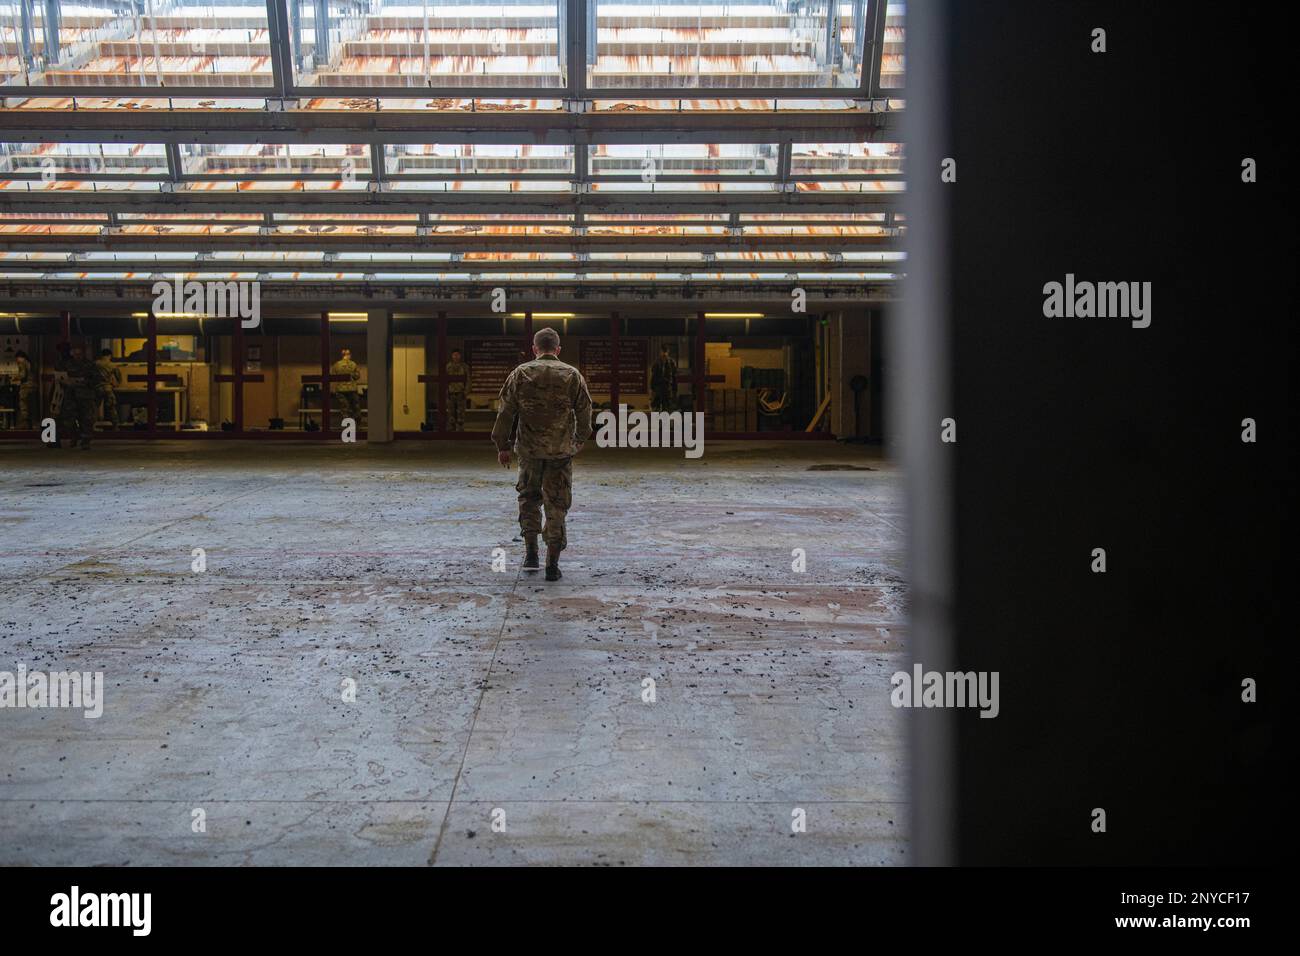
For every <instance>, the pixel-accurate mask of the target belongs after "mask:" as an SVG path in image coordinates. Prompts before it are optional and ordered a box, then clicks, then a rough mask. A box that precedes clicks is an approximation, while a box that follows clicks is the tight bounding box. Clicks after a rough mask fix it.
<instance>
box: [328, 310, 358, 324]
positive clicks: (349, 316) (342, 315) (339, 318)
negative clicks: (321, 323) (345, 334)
mask: <svg viewBox="0 0 1300 956" xmlns="http://www.w3.org/2000/svg"><path fill="white" fill-rule="evenodd" d="M330 321H331V322H364V321H366V313H364V312H331V313H330Z"/></svg>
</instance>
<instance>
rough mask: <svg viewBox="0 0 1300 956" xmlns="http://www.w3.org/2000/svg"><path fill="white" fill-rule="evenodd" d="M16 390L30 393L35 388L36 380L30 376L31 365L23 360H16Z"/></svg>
mask: <svg viewBox="0 0 1300 956" xmlns="http://www.w3.org/2000/svg"><path fill="white" fill-rule="evenodd" d="M18 388H19V389H20V390H23V391H31V390H33V389H35V388H36V379H35V377H34V376H33V375H32V363H31V362H29V361H28V360H27V359H25V358H20V359H19V360H18Z"/></svg>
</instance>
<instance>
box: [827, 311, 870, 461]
mask: <svg viewBox="0 0 1300 956" xmlns="http://www.w3.org/2000/svg"><path fill="white" fill-rule="evenodd" d="M872 321H873V317H872V315H871V314H870V313H869V312H868V311H866V310H865V309H864V310H858V311H853V312H834V313H832V314H831V335H830V339H831V345H830V362H831V367H830V372H831V375H830V378H831V409H830V414H831V431H832V432H833V433H834V434H835V436H836V437H838V438H861V437H865V436H867V435H870V434H871V411H872V410H871V391H870V389H867V390H865V391H864V392H863V393H862V395H861V397H860V398H856V401H857V405H856V406H855V405H854V401H855V397H856V396H855V395H854V392H853V388H852V387H851V385H850V384H849V383H850V382H852V381H853V377H854V376H855V375H861V376H864V377H865V378H867V379H868V380H869V379H870V378H871V322H872ZM855 407H856V413H855Z"/></svg>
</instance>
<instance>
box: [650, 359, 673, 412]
mask: <svg viewBox="0 0 1300 956" xmlns="http://www.w3.org/2000/svg"><path fill="white" fill-rule="evenodd" d="M650 392H651V399H650V408H651V409H652V410H653V411H656V412H671V411H673V410H674V409H675V408H676V406H677V363H676V362H674V361H673V359H672V356H664V357H662V358H660V359H659V361H657V362H655V364H654V365H653V367H651V369H650Z"/></svg>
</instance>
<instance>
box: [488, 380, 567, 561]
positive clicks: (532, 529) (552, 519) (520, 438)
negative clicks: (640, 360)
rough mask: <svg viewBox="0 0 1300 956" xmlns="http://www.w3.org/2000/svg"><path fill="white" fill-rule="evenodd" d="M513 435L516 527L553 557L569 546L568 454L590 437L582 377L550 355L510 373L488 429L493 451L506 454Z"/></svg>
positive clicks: (509, 448)
mask: <svg viewBox="0 0 1300 956" xmlns="http://www.w3.org/2000/svg"><path fill="white" fill-rule="evenodd" d="M512 433H513V437H514V452H515V454H516V455H518V456H519V482H518V484H516V485H515V490H516V491H517V492H519V527H520V529H521V530H522V531H523V532H524V534H526V535H527V534H536V533H538V532H541V534H542V538H543V540H545V541H546V546H547V548H548V549H550V550H551V551H553V552H555V553H557V554H558V553H559V552H560V551H563V550H564V548H565V545H566V544H567V543H568V539H567V537H566V535H565V529H564V519H565V516H566V515H567V514H568V512H569V507H570V506H571V505H572V504H573V454H574V452H575V451H576V450H577V446H578V445H580V444H582V443H583V442H585V441H586V440H587V439H588V438H590V437H591V395H590V393H588V391H587V383H586V381H585V380H584V379H583V377H582V373H581V372H579V371H578V370H577V369H576V368H574V367H573V366H572V365H566V364H565V363H564V362H561V361H560V360H559V359H558V358H556V357H555V356H554V355H542V356H539V357H538V358H535V359H533V360H532V361H531V362H525V363H524V364H523V365H520V366H519V367H518V368H516V369H515V370H514V371H513V372H511V373H510V377H509V378H507V379H506V383H505V385H504V386H502V388H501V411H500V412H498V413H497V421H496V425H495V426H493V428H492V442H493V443H494V444H495V445H496V446H497V450H498V451H510V450H511V436H512ZM543 504H544V505H545V507H546V527H545V529H543V528H542V505H543Z"/></svg>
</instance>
